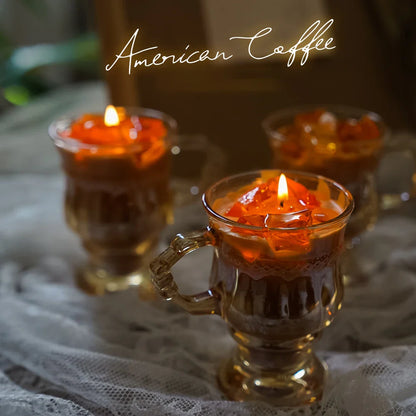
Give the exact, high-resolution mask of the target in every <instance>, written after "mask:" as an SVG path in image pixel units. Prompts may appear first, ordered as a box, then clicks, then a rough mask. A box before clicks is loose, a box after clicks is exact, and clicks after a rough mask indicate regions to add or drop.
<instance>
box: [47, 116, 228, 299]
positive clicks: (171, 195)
mask: <svg viewBox="0 0 416 416" xmlns="http://www.w3.org/2000/svg"><path fill="white" fill-rule="evenodd" d="M126 111H127V114H128V115H129V116H132V117H140V118H143V119H146V120H150V121H152V120H155V121H156V122H157V123H158V125H161V126H163V127H162V128H160V129H159V130H158V131H157V132H156V134H157V138H156V140H155V141H154V143H153V144H152V146H151V147H150V148H147V147H145V146H144V145H143V144H142V142H140V141H138V142H137V143H133V144H128V145H127V144H126V145H123V144H112V143H111V142H109V143H103V144H102V143H99V144H90V143H84V142H82V141H81V140H78V139H76V138H73V137H68V134H66V132H68V131H69V129H70V127H71V125H72V123H73V122H74V120H76V119H78V117H62V118H61V119H59V120H56V121H55V122H53V123H52V124H51V126H50V128H49V134H50V136H51V138H52V140H53V142H54V144H55V146H56V148H57V150H58V151H59V154H60V156H61V160H62V167H63V170H64V172H65V176H66V190H65V218H66V222H67V224H68V225H69V227H70V228H71V229H72V230H73V231H74V232H76V233H77V234H78V235H79V236H80V238H81V241H82V244H83V247H84V248H85V250H86V252H87V254H88V262H87V264H86V265H85V267H82V268H81V269H80V270H79V272H78V275H77V283H78V285H79V286H80V287H81V288H82V289H83V290H85V291H86V292H88V293H91V294H103V293H106V292H115V291H119V290H124V289H127V288H128V287H129V286H137V287H139V288H140V293H141V295H143V296H151V295H152V292H153V291H154V289H153V285H152V284H151V282H150V276H149V263H150V260H151V259H152V258H153V257H154V251H155V249H156V247H157V245H158V243H159V237H160V233H161V231H162V230H163V229H164V227H165V225H166V224H167V223H170V222H172V216H173V214H172V212H173V211H172V205H173V199H175V201H174V202H175V205H177V202H178V201H179V203H180V204H183V203H187V202H189V200H190V198H192V197H193V196H192V195H191V193H190V192H189V189H191V190H192V192H194V193H197V192H199V189H201V188H203V187H204V186H205V184H206V180H207V177H212V175H213V172H212V171H213V170H215V169H216V168H218V167H217V166H216V165H215V161H216V160H218V159H221V156H222V154H219V153H218V149H216V148H215V147H214V146H212V145H210V144H209V143H208V142H207V141H206V140H204V138H202V137H199V136H179V137H178V136H177V134H176V130H177V123H176V121H175V120H174V119H173V118H172V117H170V116H168V115H167V114H164V113H162V112H160V111H156V110H152V109H146V108H129V109H126ZM159 122H160V123H161V124H160V123H159ZM198 152H199V153H201V154H204V156H205V158H204V159H201V158H197V156H196V155H197V153H198ZM184 153H190V154H191V155H192V157H193V159H195V158H196V159H197V160H198V161H201V160H203V161H202V162H200V165H201V166H200V173H199V177H198V176H197V175H198V174H195V175H194V176H192V178H187V177H185V176H184V174H185V173H186V172H184V173H183V175H182V176H177V177H175V178H172V175H171V164H172V159H173V157H175V158H183V154H184ZM175 155H179V156H175ZM188 159H189V157H188ZM181 162H182V164H183V163H184V162H183V159H181ZM188 163H189V160H188ZM195 170H196V169H195ZM172 179H173V180H172ZM191 183H192V184H193V185H195V186H191ZM186 188H189V189H188V192H186ZM195 189H196V191H195ZM172 191H173V192H172ZM176 191H178V192H176Z"/></svg>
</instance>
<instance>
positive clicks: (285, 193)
mask: <svg viewBox="0 0 416 416" xmlns="http://www.w3.org/2000/svg"><path fill="white" fill-rule="evenodd" d="M277 199H278V201H279V203H280V206H283V201H287V200H288V199H289V190H288V188H287V180H286V176H285V174H284V173H282V174H280V177H279V185H278V187H277Z"/></svg>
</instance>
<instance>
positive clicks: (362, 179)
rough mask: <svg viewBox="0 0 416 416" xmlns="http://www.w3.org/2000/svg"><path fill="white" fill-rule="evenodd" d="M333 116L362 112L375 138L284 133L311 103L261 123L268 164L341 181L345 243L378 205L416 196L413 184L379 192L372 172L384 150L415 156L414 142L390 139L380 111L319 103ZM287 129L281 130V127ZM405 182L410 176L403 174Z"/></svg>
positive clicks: (371, 222)
mask: <svg viewBox="0 0 416 416" xmlns="http://www.w3.org/2000/svg"><path fill="white" fill-rule="evenodd" d="M320 107H321V108H323V109H325V110H326V111H328V112H330V113H332V114H334V115H335V117H336V118H337V119H338V120H347V119H356V120H360V119H361V118H362V117H363V116H368V117H369V118H370V119H371V120H372V121H374V122H375V123H376V125H377V127H378V130H379V132H380V137H379V138H377V139H368V140H355V141H351V142H348V147H347V146H345V148H343V147H339V146H337V143H333V142H331V140H330V139H327V138H326V137H324V136H323V135H324V134H325V131H323V132H322V133H321V134H322V137H317V138H316V139H317V140H314V137H309V135H308V134H307V133H306V132H305V139H304V138H299V137H293V135H291V134H290V133H289V131H288V132H287V133H286V132H285V128H286V126H290V125H293V123H294V119H295V116H296V115H299V114H302V113H308V112H311V111H314V110H316V108H317V107H316V106H314V107H297V108H289V109H285V110H281V111H277V112H275V113H273V114H271V115H270V116H268V117H267V118H266V119H265V120H264V121H263V123H262V126H263V129H264V131H265V133H266V135H267V137H268V139H269V143H270V148H271V151H272V156H273V163H272V166H273V167H274V168H276V169H292V170H301V171H305V172H312V173H316V174H320V175H323V176H326V177H328V178H332V179H334V180H335V181H337V182H338V183H341V184H342V185H343V186H345V187H346V188H347V189H348V190H349V191H350V192H351V194H352V195H353V197H354V203H355V210H354V212H353V214H352V216H351V221H350V222H349V224H348V228H347V232H346V233H347V235H346V238H347V240H348V241H349V243H350V244H352V243H353V240H354V241H357V242H358V241H359V240H358V238H357V237H358V236H359V235H360V234H361V233H362V232H364V231H366V230H368V229H371V228H372V227H373V226H374V224H375V222H376V220H377V217H378V213H379V210H380V209H386V208H394V207H397V206H399V205H400V204H401V203H402V202H403V201H404V200H407V199H408V198H410V197H412V196H416V183H413V185H411V184H410V186H409V187H408V188H407V189H403V190H400V191H399V192H397V193H388V194H385V193H382V192H381V191H380V190H379V189H377V188H378V187H377V184H376V173H377V170H378V166H379V162H380V160H381V159H382V158H383V157H384V156H386V154H387V153H393V152H402V153H404V152H406V153H410V154H411V155H412V158H413V159H414V160H415V161H416V144H415V143H413V142H411V141H410V140H406V141H403V140H400V141H398V140H396V141H392V140H391V135H390V131H389V129H388V128H387V127H386V125H385V123H384V121H383V119H382V118H381V116H379V115H378V114H376V113H374V112H370V111H366V110H362V109H359V108H353V107H344V106H325V105H324V106H320ZM286 130H287V129H286ZM408 182H409V183H411V182H412V181H411V178H409V181H408Z"/></svg>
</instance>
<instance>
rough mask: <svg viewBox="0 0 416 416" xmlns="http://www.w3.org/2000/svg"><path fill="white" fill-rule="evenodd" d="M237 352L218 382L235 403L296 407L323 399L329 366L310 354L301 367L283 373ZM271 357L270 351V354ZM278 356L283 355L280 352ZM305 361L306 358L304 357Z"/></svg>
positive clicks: (221, 370)
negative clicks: (245, 402) (264, 403)
mask: <svg viewBox="0 0 416 416" xmlns="http://www.w3.org/2000/svg"><path fill="white" fill-rule="evenodd" d="M240 352H241V351H240V348H237V350H235V352H234V353H233V355H232V357H231V358H230V359H228V360H227V361H226V362H224V364H223V365H222V366H221V368H220V370H219V374H218V381H219V384H220V387H221V389H222V390H223V391H224V393H225V394H226V395H227V396H228V398H230V399H231V400H235V401H263V402H266V403H269V404H272V405H275V406H282V407H293V406H301V405H306V404H311V403H314V402H317V401H319V400H320V399H321V397H322V393H323V388H324V383H325V378H326V373H327V366H326V364H325V363H324V362H322V361H320V360H319V359H318V358H317V357H316V355H315V354H313V353H312V352H309V353H308V354H307V358H306V360H303V359H302V360H301V362H300V363H299V366H296V367H293V366H290V368H281V369H280V370H279V369H277V368H275V369H270V368H267V369H265V368H262V367H259V366H257V365H255V364H252V363H250V362H249V361H247V360H246V359H244V358H243V357H242V356H241V353H240ZM266 354H267V355H269V354H270V351H268V352H267V353H266ZM277 354H279V355H280V353H279V352H277ZM301 355H302V356H303V358H305V356H304V354H301Z"/></svg>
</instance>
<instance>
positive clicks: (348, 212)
mask: <svg viewBox="0 0 416 416" xmlns="http://www.w3.org/2000/svg"><path fill="white" fill-rule="evenodd" d="M262 172H276V173H277V174H279V173H284V174H285V175H287V177H288V178H291V175H295V176H296V175H297V176H304V177H307V178H313V179H318V180H319V179H321V180H323V181H325V182H326V183H327V184H330V185H332V186H334V187H335V188H337V189H338V190H340V191H341V192H342V193H343V194H344V195H345V197H346V199H347V201H348V204H347V206H346V207H345V208H344V209H343V210H342V212H341V213H340V214H339V215H337V216H336V217H334V218H331V219H330V220H328V221H325V222H322V223H320V224H313V225H308V226H306V227H258V226H256V225H247V224H241V223H239V222H237V221H234V220H231V219H229V218H227V217H224V216H223V215H221V214H219V213H218V212H216V211H215V210H214V209H213V208H212V206H211V205H210V203H209V202H208V197H207V194H208V193H209V192H212V190H213V189H214V188H216V187H217V186H219V185H221V184H222V183H224V182H225V181H229V180H233V179H237V178H241V177H244V176H250V175H257V176H259V177H261V174H262ZM202 204H203V206H204V208H205V210H206V211H207V213H208V215H210V216H212V217H213V218H215V219H216V220H218V221H220V222H221V223H224V224H226V225H229V226H232V227H237V228H240V229H245V230H250V231H257V232H259V231H261V232H265V231H301V230H318V229H320V228H325V227H328V225H334V224H336V223H339V222H342V221H344V220H345V219H346V218H348V217H349V216H350V215H351V213H352V211H353V210H354V199H353V197H352V195H351V193H350V191H348V189H346V188H345V187H344V186H342V185H341V184H339V183H338V182H335V181H334V180H332V179H330V178H327V177H325V176H322V175H316V174H314V173H308V172H301V171H296V170H286V169H259V170H253V171H247V172H243V173H237V174H235V175H230V176H226V177H225V178H222V179H220V180H219V181H217V182H215V183H214V184H213V185H211V186H210V187H209V189H208V190H207V191H206V192H204V194H203V195H202Z"/></svg>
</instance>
